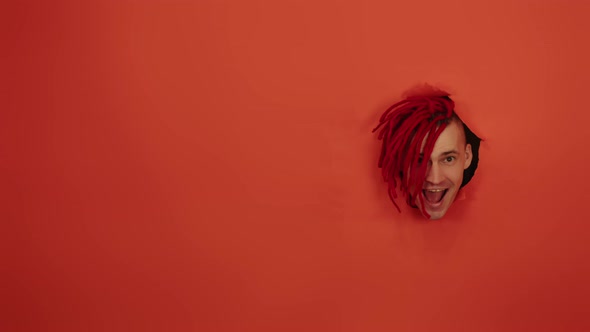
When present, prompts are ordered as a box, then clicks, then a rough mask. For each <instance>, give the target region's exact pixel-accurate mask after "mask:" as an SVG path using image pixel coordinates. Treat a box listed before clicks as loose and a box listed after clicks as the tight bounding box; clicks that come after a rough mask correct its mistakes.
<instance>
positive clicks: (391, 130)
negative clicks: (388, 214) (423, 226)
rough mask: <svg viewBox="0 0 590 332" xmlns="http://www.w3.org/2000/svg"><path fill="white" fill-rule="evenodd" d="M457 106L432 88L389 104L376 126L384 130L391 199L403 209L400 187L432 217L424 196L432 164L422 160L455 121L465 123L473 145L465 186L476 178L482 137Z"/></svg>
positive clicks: (381, 164) (467, 137)
mask: <svg viewBox="0 0 590 332" xmlns="http://www.w3.org/2000/svg"><path fill="white" fill-rule="evenodd" d="M454 109H455V103H454V102H453V100H452V99H451V98H450V97H449V94H448V93H447V92H444V91H442V90H437V89H434V88H431V87H429V88H428V89H427V90H426V91H422V92H421V93H419V94H417V95H411V96H408V97H407V98H406V99H404V100H402V101H400V102H398V103H396V104H394V105H392V106H391V107H389V108H388V109H387V110H386V111H385V112H384V113H383V115H382V116H381V119H380V120H379V124H378V125H377V127H375V129H373V132H375V131H377V130H379V129H380V131H379V135H378V138H379V140H382V141H383V145H382V147H381V155H380V157H379V168H381V169H382V174H383V180H384V181H385V182H387V184H388V194H389V198H390V199H391V201H392V202H393V204H394V205H395V207H396V208H397V210H398V211H399V212H401V210H400V208H399V206H398V205H397V203H396V202H395V199H396V198H397V197H398V193H397V191H396V190H397V188H398V187H399V190H400V191H401V193H402V195H404V196H406V203H407V204H408V205H409V206H411V207H414V208H416V207H417V206H416V200H420V203H421V204H420V205H421V206H422V212H423V214H425V215H426V216H427V217H430V215H429V214H428V213H427V212H426V209H425V207H424V206H425V204H424V197H423V196H422V195H420V192H421V191H422V186H423V184H424V179H425V176H426V171H427V166H428V163H426V162H422V157H421V154H422V156H424V158H428V157H429V156H430V155H431V154H432V150H433V149H434V144H435V142H436V140H437V139H438V137H439V136H440V134H441V133H442V132H443V130H445V128H446V127H447V125H448V124H450V123H451V122H452V121H458V122H459V123H461V124H462V125H463V129H464V132H465V140H466V143H467V144H471V146H472V155H473V158H472V162H471V165H470V166H469V167H468V168H467V169H466V170H464V172H463V182H462V183H461V188H462V187H463V186H465V185H466V184H467V183H468V182H469V181H470V180H471V178H473V175H474V174H475V170H476V169H477V164H478V161H479V145H480V141H481V139H480V138H479V137H477V136H476V135H475V134H474V133H473V132H472V131H471V130H470V129H469V128H468V127H467V126H466V125H465V124H464V123H463V121H461V119H460V118H459V116H458V115H457V114H456V113H455V111H454ZM425 138H426V141H425V142H424V139H425ZM423 142H424V148H423V149H422V151H421V147H422V144H423Z"/></svg>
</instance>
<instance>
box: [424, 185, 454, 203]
mask: <svg viewBox="0 0 590 332" xmlns="http://www.w3.org/2000/svg"><path fill="white" fill-rule="evenodd" d="M448 190H449V189H423V190H422V194H423V195H424V198H425V199H426V202H428V203H430V204H438V203H440V202H442V200H443V198H444V197H445V195H446V193H447V191H448Z"/></svg>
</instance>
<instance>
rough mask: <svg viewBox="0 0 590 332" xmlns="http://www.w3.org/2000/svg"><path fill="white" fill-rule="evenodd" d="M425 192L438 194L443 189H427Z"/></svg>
mask: <svg viewBox="0 0 590 332" xmlns="http://www.w3.org/2000/svg"><path fill="white" fill-rule="evenodd" d="M426 191H430V192H431V193H439V192H441V191H443V189H433V190H430V189H427V190H426Z"/></svg>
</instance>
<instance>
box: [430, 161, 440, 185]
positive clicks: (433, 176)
mask: <svg viewBox="0 0 590 332" xmlns="http://www.w3.org/2000/svg"><path fill="white" fill-rule="evenodd" d="M443 179H444V176H443V174H442V169H441V168H440V166H439V165H437V163H431V164H430V165H428V169H427V170H426V181H427V182H430V183H432V184H439V183H441V182H443Z"/></svg>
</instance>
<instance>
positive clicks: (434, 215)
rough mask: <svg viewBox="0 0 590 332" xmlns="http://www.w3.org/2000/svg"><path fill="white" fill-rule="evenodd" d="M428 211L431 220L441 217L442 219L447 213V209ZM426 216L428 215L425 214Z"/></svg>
mask: <svg viewBox="0 0 590 332" xmlns="http://www.w3.org/2000/svg"><path fill="white" fill-rule="evenodd" d="M426 212H428V214H429V215H430V218H428V219H430V220H439V219H442V218H443V217H444V216H445V214H446V213H447V211H446V210H445V211H442V212H438V211H437V212H430V211H426ZM424 217H426V216H424Z"/></svg>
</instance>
